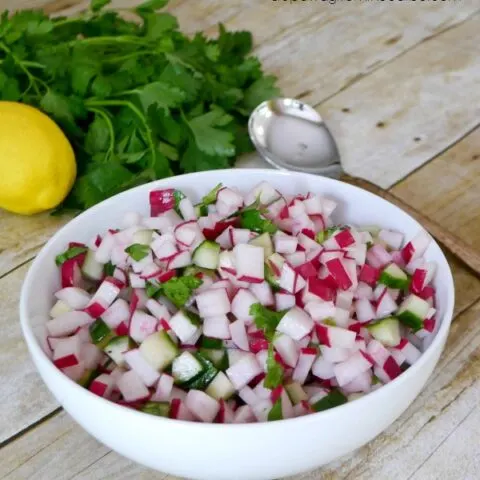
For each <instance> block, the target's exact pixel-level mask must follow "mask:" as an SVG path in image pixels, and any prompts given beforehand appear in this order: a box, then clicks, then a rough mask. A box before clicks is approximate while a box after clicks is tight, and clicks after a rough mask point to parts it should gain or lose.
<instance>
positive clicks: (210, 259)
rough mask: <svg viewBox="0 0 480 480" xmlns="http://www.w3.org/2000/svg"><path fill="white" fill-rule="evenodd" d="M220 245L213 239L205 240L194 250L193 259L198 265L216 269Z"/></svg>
mask: <svg viewBox="0 0 480 480" xmlns="http://www.w3.org/2000/svg"><path fill="white" fill-rule="evenodd" d="M219 256H220V245H219V244H218V243H216V242H213V241H211V240H204V241H203V242H202V243H201V244H200V245H199V246H198V247H197V248H196V249H195V251H194V252H193V255H192V260H193V263H194V264H195V265H197V267H201V268H209V269H211V270H214V269H216V268H217V267H218V258H219Z"/></svg>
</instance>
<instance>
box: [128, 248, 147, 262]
mask: <svg viewBox="0 0 480 480" xmlns="http://www.w3.org/2000/svg"><path fill="white" fill-rule="evenodd" d="M125 251H126V252H127V253H128V254H129V255H130V256H131V257H132V258H133V259H134V260H135V261H136V262H139V261H140V260H143V259H144V258H145V257H146V256H147V255H148V253H149V252H150V247H149V246H148V245H142V244H141V243H134V244H133V245H130V246H129V247H127V248H126V249H125Z"/></svg>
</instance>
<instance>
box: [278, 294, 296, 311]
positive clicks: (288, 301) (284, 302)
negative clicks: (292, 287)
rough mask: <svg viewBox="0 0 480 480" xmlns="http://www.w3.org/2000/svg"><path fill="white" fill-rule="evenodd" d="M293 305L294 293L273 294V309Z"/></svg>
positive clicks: (281, 308) (285, 308) (284, 308)
mask: <svg viewBox="0 0 480 480" xmlns="http://www.w3.org/2000/svg"><path fill="white" fill-rule="evenodd" d="M294 306H295V295H292V294H290V293H276V294H275V309H276V310H277V311H280V310H287V309H289V308H292V307H294Z"/></svg>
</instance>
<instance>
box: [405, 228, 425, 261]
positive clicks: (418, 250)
mask: <svg viewBox="0 0 480 480" xmlns="http://www.w3.org/2000/svg"><path fill="white" fill-rule="evenodd" d="M430 241H431V238H430V235H429V234H428V233H427V232H426V231H424V230H422V231H420V232H419V233H417V235H415V237H414V238H413V239H412V240H410V242H408V243H407V244H406V245H405V246H404V247H403V248H402V250H401V252H402V257H403V260H404V261H405V263H410V262H412V261H413V260H416V259H417V258H419V257H421V256H423V254H424V253H425V251H426V250H427V248H428V246H429V245H430Z"/></svg>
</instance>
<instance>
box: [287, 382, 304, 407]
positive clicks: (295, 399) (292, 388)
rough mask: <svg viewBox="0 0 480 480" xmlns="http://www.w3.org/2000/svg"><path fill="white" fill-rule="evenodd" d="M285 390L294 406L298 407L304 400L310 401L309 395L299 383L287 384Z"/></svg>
mask: <svg viewBox="0 0 480 480" xmlns="http://www.w3.org/2000/svg"><path fill="white" fill-rule="evenodd" d="M285 390H286V392H287V395H288V397H289V398H290V400H291V402H292V403H293V404H294V405H297V404H298V403H300V402H301V401H303V400H308V395H307V393H306V392H305V390H304V389H303V388H302V386H301V385H300V384H299V383H298V382H292V383H287V384H286V385H285Z"/></svg>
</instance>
